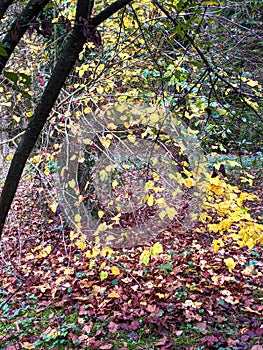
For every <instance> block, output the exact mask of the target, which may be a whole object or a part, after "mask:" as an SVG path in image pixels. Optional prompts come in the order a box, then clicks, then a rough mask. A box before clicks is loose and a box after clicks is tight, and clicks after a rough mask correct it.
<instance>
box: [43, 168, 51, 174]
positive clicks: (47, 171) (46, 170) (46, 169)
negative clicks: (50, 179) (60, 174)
mask: <svg viewBox="0 0 263 350" xmlns="http://www.w3.org/2000/svg"><path fill="white" fill-rule="evenodd" d="M44 174H45V175H46V176H48V175H49V174H50V170H49V168H48V167H46V166H45V169H44Z"/></svg>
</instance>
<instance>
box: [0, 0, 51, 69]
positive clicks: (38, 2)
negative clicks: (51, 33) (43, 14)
mask: <svg viewBox="0 0 263 350" xmlns="http://www.w3.org/2000/svg"><path fill="white" fill-rule="evenodd" d="M5 2H7V1H4V3H5ZM48 2H49V0H31V1H30V2H29V3H28V4H27V6H26V7H25V8H24V10H23V11H22V13H21V15H20V16H18V17H17V18H16V20H15V21H14V22H13V24H12V26H11V29H10V30H9V31H8V33H7V34H6V36H5V37H4V39H3V41H2V43H3V48H4V49H5V50H6V52H7V55H6V56H0V73H1V72H2V70H3V69H4V67H5V65H6V63H7V61H8V60H9V58H10V56H11V54H12V53H13V51H14V49H15V47H16V46H17V44H18V43H19V41H20V39H21V38H22V36H23V35H24V34H25V32H26V31H27V29H28V28H29V26H30V23H31V21H32V19H33V18H34V17H37V16H38V14H39V12H40V11H42V10H43V8H44V7H45V6H46V4H47V3H48Z"/></svg>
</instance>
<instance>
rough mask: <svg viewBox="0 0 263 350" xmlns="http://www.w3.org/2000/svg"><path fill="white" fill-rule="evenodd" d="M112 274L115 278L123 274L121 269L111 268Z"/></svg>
mask: <svg viewBox="0 0 263 350" xmlns="http://www.w3.org/2000/svg"><path fill="white" fill-rule="evenodd" d="M111 273H112V274H113V275H115V276H118V275H119V274H120V273H121V272H120V269H119V268H118V267H117V266H112V267H111Z"/></svg>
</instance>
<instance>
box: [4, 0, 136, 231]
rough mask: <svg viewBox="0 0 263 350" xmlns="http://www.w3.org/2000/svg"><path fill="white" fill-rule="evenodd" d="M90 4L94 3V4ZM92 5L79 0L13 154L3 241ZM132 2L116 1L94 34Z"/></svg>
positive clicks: (95, 21)
mask: <svg viewBox="0 0 263 350" xmlns="http://www.w3.org/2000/svg"><path fill="white" fill-rule="evenodd" d="M91 1H92V2H93V0H91ZM91 1H89V0H78V4H77V12H76V18H75V25H74V29H73V32H72V34H71V35H70V37H69V40H68V42H67V45H66V46H65V48H64V50H63V52H62V54H61V56H60V58H59V60H58V62H57V64H56V66H55V68H54V71H53V73H52V75H51V78H50V80H49V82H48V84H47V87H46V89H45V91H44V93H43V95H42V97H41V100H40V103H39V105H38V107H37V108H36V110H35V113H34V115H33V116H32V118H31V120H30V122H29V124H28V127H27V130H26V132H25V134H24V136H23V138H22V140H21V142H20V144H19V145H18V148H17V150H16V152H15V154H14V157H13V160H12V162H11V165H10V168H9V172H8V174H7V177H6V181H5V184H4V188H3V191H2V193H1V197H0V238H1V234H2V230H3V227H4V223H5V220H6V217H7V214H8V211H9V209H10V206H11V204H12V201H13V199H14V196H15V193H16V190H17V187H18V184H19V181H20V178H21V175H22V172H23V169H24V167H25V164H26V161H27V159H28V157H29V155H30V153H31V151H32V149H33V147H34V145H35V143H36V141H37V139H38V137H39V135H40V133H41V131H42V129H43V127H44V125H45V122H46V120H47V119H48V116H49V113H50V111H51V109H52V107H53V105H54V103H55V102H56V99H57V97H58V95H59V93H60V90H61V88H62V86H63V84H64V82H65V80H66V78H67V76H68V74H69V73H70V71H71V70H72V68H73V67H74V64H75V62H76V60H77V59H78V56H79V53H80V52H81V50H82V48H83V45H84V43H85V42H86V41H87V39H88V38H86V37H85V36H84V34H83V33H84V24H85V23H84V21H83V19H87V18H89V16H90V13H91V10H92V8H91V6H90V5H91V3H92V2H91ZM131 1H132V0H117V1H116V2H114V3H113V4H111V5H110V6H108V7H107V8H106V9H105V10H104V11H102V12H101V13H99V14H98V15H97V16H95V17H94V18H93V19H91V20H90V29H91V30H94V29H95V28H96V27H97V26H98V25H99V24H101V23H102V22H104V21H105V20H106V19H108V18H109V17H110V16H111V15H112V14H114V13H116V12H117V11H118V10H120V9H121V8H123V7H125V6H126V5H127V4H128V3H130V2H131Z"/></svg>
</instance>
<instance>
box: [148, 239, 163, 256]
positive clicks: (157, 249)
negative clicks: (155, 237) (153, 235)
mask: <svg viewBox="0 0 263 350" xmlns="http://www.w3.org/2000/svg"><path fill="white" fill-rule="evenodd" d="M150 252H151V255H152V256H158V255H159V254H160V253H163V246H162V245H161V243H159V242H156V243H155V244H154V246H153V247H151V250H150Z"/></svg>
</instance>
